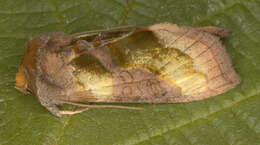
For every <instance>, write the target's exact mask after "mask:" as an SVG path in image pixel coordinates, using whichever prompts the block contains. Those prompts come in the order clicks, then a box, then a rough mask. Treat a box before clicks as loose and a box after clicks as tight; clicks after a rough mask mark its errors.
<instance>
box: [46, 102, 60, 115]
mask: <svg viewBox="0 0 260 145" xmlns="http://www.w3.org/2000/svg"><path fill="white" fill-rule="evenodd" d="M41 104H42V105H43V106H44V107H46V109H47V110H48V111H50V112H51V114H53V115H55V116H57V117H61V115H62V114H61V113H60V110H59V108H58V107H57V106H56V105H55V104H48V105H45V104H43V103H41Z"/></svg>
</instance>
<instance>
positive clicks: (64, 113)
mask: <svg viewBox="0 0 260 145" xmlns="http://www.w3.org/2000/svg"><path fill="white" fill-rule="evenodd" d="M88 109H89V108H88V107H86V108H83V109H78V110H75V111H71V110H61V111H59V113H60V114H62V115H74V114H78V113H82V112H85V111H87V110H88Z"/></svg>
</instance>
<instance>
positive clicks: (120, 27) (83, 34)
mask: <svg viewBox="0 0 260 145" xmlns="http://www.w3.org/2000/svg"><path fill="white" fill-rule="evenodd" d="M127 28H138V27H136V25H126V26H119V27H113V28H110V29H99V30H90V31H85V32H78V33H75V34H72V35H71V36H72V38H73V39H77V38H80V37H85V36H88V34H89V33H99V32H112V31H116V30H121V31H123V29H127ZM125 31H127V30H125Z"/></svg>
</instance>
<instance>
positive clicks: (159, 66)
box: [74, 23, 240, 103]
mask: <svg viewBox="0 0 260 145" xmlns="http://www.w3.org/2000/svg"><path fill="white" fill-rule="evenodd" d="M93 51H96V52H93V53H92V54H91V57H90V56H88V57H85V59H86V58H88V59H86V60H84V61H81V63H78V64H81V66H80V65H75V64H77V63H75V64H74V65H75V66H76V67H78V66H80V67H78V69H76V70H81V71H79V72H78V73H76V74H77V76H76V78H77V80H78V81H79V83H80V84H83V86H84V87H85V88H84V89H85V90H88V91H90V92H91V94H92V96H93V97H94V98H95V99H96V100H95V101H94V102H153V103H170V102H187V101H193V100H201V99H204V98H208V97H211V96H215V95H218V94H220V93H224V92H226V91H228V90H230V89H232V88H234V87H235V86H236V85H237V84H239V83H240V77H239V76H238V74H237V73H236V72H235V71H234V69H233V68H232V64H231V60H230V58H229V56H228V54H227V53H226V51H225V48H224V46H223V45H222V44H221V42H220V39H219V37H218V36H216V35H214V34H212V32H209V31H208V30H201V29H197V28H190V27H178V26H177V25H174V24H170V23H164V24H158V25H153V26H150V27H145V28H141V29H138V30H136V31H133V32H132V33H131V34H129V35H127V37H124V38H122V39H118V40H117V41H113V42H110V43H109V44H108V45H106V46H105V47H103V48H102V49H101V48H100V49H97V50H93ZM103 51H106V52H108V53H104V52H103ZM102 52H103V53H102ZM100 53H101V54H102V55H100ZM106 55H109V57H106ZM100 56H102V57H100ZM92 57H93V58H94V59H92V60H90V58H92ZM102 58H103V59H102ZM104 58H106V59H104ZM112 59H113V60H114V61H111V60H112ZM82 64H84V65H82ZM111 65H112V67H109V66H111ZM83 68H84V69H83Z"/></svg>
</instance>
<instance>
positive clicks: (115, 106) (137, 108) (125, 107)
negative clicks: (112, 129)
mask: <svg viewBox="0 0 260 145" xmlns="http://www.w3.org/2000/svg"><path fill="white" fill-rule="evenodd" d="M61 103H64V104H70V105H75V106H79V107H86V108H87V109H90V108H118V109H129V110H144V108H140V107H129V106H120V105H86V104H81V103H74V102H67V101H61Z"/></svg>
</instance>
